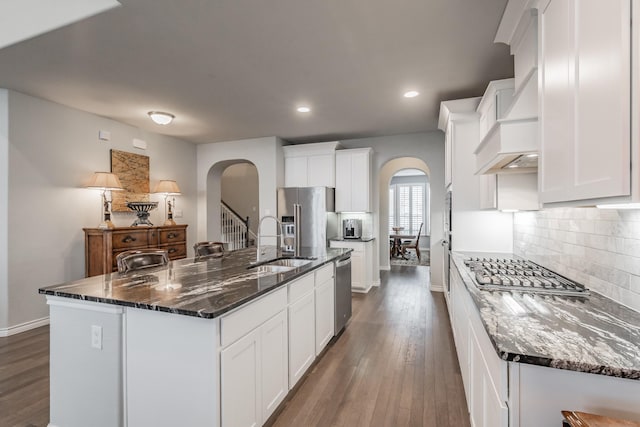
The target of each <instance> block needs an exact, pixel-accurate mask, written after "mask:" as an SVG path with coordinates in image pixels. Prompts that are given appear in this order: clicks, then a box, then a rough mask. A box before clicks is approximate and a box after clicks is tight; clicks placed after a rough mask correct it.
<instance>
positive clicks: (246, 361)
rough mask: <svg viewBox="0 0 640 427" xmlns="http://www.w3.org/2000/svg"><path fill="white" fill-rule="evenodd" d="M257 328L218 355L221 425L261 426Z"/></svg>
mask: <svg viewBox="0 0 640 427" xmlns="http://www.w3.org/2000/svg"><path fill="white" fill-rule="evenodd" d="M261 341H262V340H261V338H260V330H254V331H252V332H250V333H248V334H247V335H245V336H244V337H242V338H240V340H238V341H236V342H235V343H234V344H232V345H230V346H229V347H227V348H226V349H224V350H222V352H221V354H220V361H221V367H222V369H221V383H220V395H221V398H222V401H221V412H222V413H221V417H222V425H223V426H234V427H235V426H238V427H257V426H260V425H262V414H261V405H262V402H261V398H262V393H261V391H260V368H261V367H260V344H261Z"/></svg>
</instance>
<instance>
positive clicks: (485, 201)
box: [478, 174, 498, 209]
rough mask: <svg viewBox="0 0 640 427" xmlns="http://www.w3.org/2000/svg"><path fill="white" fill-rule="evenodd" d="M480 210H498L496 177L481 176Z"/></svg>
mask: <svg viewBox="0 0 640 427" xmlns="http://www.w3.org/2000/svg"><path fill="white" fill-rule="evenodd" d="M478 178H479V180H480V209H497V208H498V200H497V197H496V196H497V177H496V175H493V174H492V175H480V176H479V177H478Z"/></svg>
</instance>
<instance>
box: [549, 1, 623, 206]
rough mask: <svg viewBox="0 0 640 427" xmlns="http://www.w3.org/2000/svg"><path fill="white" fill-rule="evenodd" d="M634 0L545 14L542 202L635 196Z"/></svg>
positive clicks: (580, 4)
mask: <svg viewBox="0 0 640 427" xmlns="http://www.w3.org/2000/svg"><path fill="white" fill-rule="evenodd" d="M630 13H631V8H630V0H611V1H600V0H579V1H578V0H551V1H548V2H547V4H543V5H542V7H541V10H540V18H539V26H540V27H539V33H540V122H541V126H540V132H541V138H540V143H541V145H540V152H541V157H540V170H539V174H540V200H541V201H542V202H543V203H562V202H575V201H581V200H582V201H589V200H593V199H602V198H611V197H620V196H629V195H630V194H631V184H630V183H631V168H630V164H631V137H630V135H631V127H630V118H631V112H630V105H631V98H630V97H631V92H630V80H631V74H630V73H631V63H630V61H631V55H630V42H631V15H630Z"/></svg>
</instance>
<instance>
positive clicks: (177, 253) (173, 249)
mask: <svg viewBox="0 0 640 427" xmlns="http://www.w3.org/2000/svg"><path fill="white" fill-rule="evenodd" d="M158 249H164V250H165V251H167V254H168V255H169V259H180V258H185V257H186V256H187V246H186V245H185V244H184V243H176V244H175V245H161V246H160V247H159V248H158Z"/></svg>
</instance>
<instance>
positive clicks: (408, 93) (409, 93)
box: [404, 90, 420, 98]
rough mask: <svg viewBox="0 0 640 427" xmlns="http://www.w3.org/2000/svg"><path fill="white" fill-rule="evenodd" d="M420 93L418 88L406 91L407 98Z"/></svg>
mask: <svg viewBox="0 0 640 427" xmlns="http://www.w3.org/2000/svg"><path fill="white" fill-rule="evenodd" d="M418 95H420V92H418V91H417V90H410V91H408V92H405V93H404V97H405V98H415V97H416V96H418Z"/></svg>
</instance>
